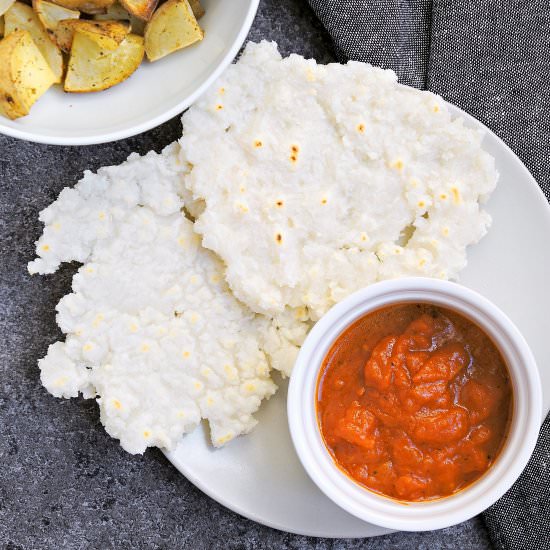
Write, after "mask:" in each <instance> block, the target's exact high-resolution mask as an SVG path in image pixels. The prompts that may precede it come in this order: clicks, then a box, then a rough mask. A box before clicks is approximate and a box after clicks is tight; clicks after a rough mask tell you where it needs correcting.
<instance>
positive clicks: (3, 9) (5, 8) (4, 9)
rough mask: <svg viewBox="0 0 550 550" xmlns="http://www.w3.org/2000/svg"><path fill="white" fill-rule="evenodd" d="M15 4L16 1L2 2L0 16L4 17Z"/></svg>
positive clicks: (7, 0) (6, 0) (0, 2)
mask: <svg viewBox="0 0 550 550" xmlns="http://www.w3.org/2000/svg"><path fill="white" fill-rule="evenodd" d="M14 2H15V0H0V15H4V14H5V13H6V12H7V11H8V10H9V9H10V8H11V6H12V5H13V3H14Z"/></svg>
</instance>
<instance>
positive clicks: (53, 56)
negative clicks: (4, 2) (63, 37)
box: [4, 2, 64, 82]
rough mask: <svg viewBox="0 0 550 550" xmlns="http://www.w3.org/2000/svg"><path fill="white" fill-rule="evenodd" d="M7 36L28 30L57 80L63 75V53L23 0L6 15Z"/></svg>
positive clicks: (14, 5) (16, 3) (15, 4)
mask: <svg viewBox="0 0 550 550" xmlns="http://www.w3.org/2000/svg"><path fill="white" fill-rule="evenodd" d="M4 20H5V31H4V32H5V36H9V35H10V34H11V33H13V32H15V31H19V30H24V31H28V32H29V33H30V35H31V37H32V39H33V40H34V42H35V44H36V45H37V46H38V49H39V50H40V53H41V54H42V55H43V56H44V59H45V60H46V61H47V63H48V65H49V66H50V68H51V70H52V72H53V74H54V76H55V82H61V78H62V77H63V69H64V67H63V55H62V54H61V50H60V49H59V48H58V47H57V45H56V44H54V43H53V41H52V40H50V37H49V35H48V33H47V32H46V30H45V29H44V27H43V26H42V23H40V20H39V19H38V16H37V15H36V13H34V11H33V9H32V8H31V7H30V6H27V5H26V4H23V3H22V2H15V3H14V4H13V5H12V6H11V8H10V9H9V10H8V11H7V12H6V14H5V15H4Z"/></svg>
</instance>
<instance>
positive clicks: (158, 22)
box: [145, 0, 204, 61]
mask: <svg viewBox="0 0 550 550" xmlns="http://www.w3.org/2000/svg"><path fill="white" fill-rule="evenodd" d="M203 38H204V32H203V31H202V29H201V28H200V27H199V24H198V23H197V20H196V18H195V16H194V15H193V10H192V9H191V6H190V5H189V2H188V1H187V0H168V1H167V2H165V3H164V4H162V5H161V6H160V8H159V9H158V10H157V11H156V12H155V13H154V14H153V17H152V18H151V21H149V23H147V26H146V27H145V53H146V54H147V58H148V59H149V60H150V61H156V60H157V59H160V58H161V57H164V56H165V55H168V54H169V53H172V52H175V51H176V50H179V49H181V48H185V47H187V46H190V45H191V44H193V43H195V42H198V41H199V40H202V39H203Z"/></svg>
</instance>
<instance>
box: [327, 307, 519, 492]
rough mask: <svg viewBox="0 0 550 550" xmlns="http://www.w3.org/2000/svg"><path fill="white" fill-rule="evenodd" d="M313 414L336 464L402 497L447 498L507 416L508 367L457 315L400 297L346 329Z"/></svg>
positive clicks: (483, 455)
mask: <svg viewBox="0 0 550 550" xmlns="http://www.w3.org/2000/svg"><path fill="white" fill-rule="evenodd" d="M317 390H318V391H317V418H318V422H319V427H320V430H321V434H322V436H323V438H324V441H325V444H326V446H327V448H328V450H329V451H330V453H331V454H332V456H333V459H334V460H335V462H336V464H337V465H338V466H339V468H340V469H341V470H343V471H344V472H345V473H346V474H347V475H348V476H350V477H351V478H352V479H353V480H355V481H356V482H357V483H359V484H361V485H363V486H364V487H367V488H368V489H370V490H372V491H375V492H377V493H381V494H383V495H386V496H388V497H392V498H395V499H399V500H403V501H423V500H430V499H436V498H441V497H444V496H448V495H451V494H453V493H455V492H457V491H459V490H460V489H463V488H464V487H466V486H468V485H469V484H470V483H472V482H473V481H475V480H476V479H478V478H479V477H480V476H482V475H483V473H484V472H485V471H486V470H487V469H488V468H489V467H490V466H491V464H492V463H493V462H494V460H495V458H496V456H497V455H498V453H499V451H500V449H501V448H502V446H503V443H504V441H505V439H506V435H507V431H508V425H509V422H510V419H511V414H512V389H511V384H510V379H509V376H508V370H507V367H506V364H505V361H504V359H503V358H502V356H501V354H500V352H499V351H498V349H497V348H496V346H495V345H494V343H493V342H492V340H491V339H490V338H489V337H488V336H487V335H486V334H485V333H484V332H483V331H482V330H481V329H480V328H479V327H478V326H477V325H476V324H474V323H473V322H471V321H469V320H468V319H466V318H464V317H462V316H461V315H459V314H457V313H455V312H453V311H450V310H447V309H443V308H439V307H435V306H433V305H429V304H416V303H414V304H399V305H395V306H390V307H388V308H384V309H380V310H378V311H375V312H372V313H369V314H367V315H366V316H364V317H363V318H361V319H359V320H358V321H356V322H355V323H354V324H353V325H351V326H350V327H349V328H347V329H346V330H345V331H344V332H343V333H342V334H341V335H340V336H339V338H338V339H337V340H336V342H335V343H334V344H333V346H332V348H331V349H330V351H329V353H328V354H327V356H326V357H325V359H324V362H323V366H322V368H321V372H320V375H319V380H318V388H317Z"/></svg>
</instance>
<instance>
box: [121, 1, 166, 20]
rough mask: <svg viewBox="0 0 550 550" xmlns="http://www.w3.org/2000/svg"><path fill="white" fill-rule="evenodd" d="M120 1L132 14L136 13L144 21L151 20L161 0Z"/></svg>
mask: <svg viewBox="0 0 550 550" xmlns="http://www.w3.org/2000/svg"><path fill="white" fill-rule="evenodd" d="M120 3H121V4H122V6H123V7H124V8H126V9H127V10H128V11H129V12H130V13H131V14H132V15H135V16H136V17H138V18H139V19H143V20H144V21H149V19H151V16H152V15H153V12H154V11H155V8H156V7H157V5H158V3H159V0H120Z"/></svg>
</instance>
